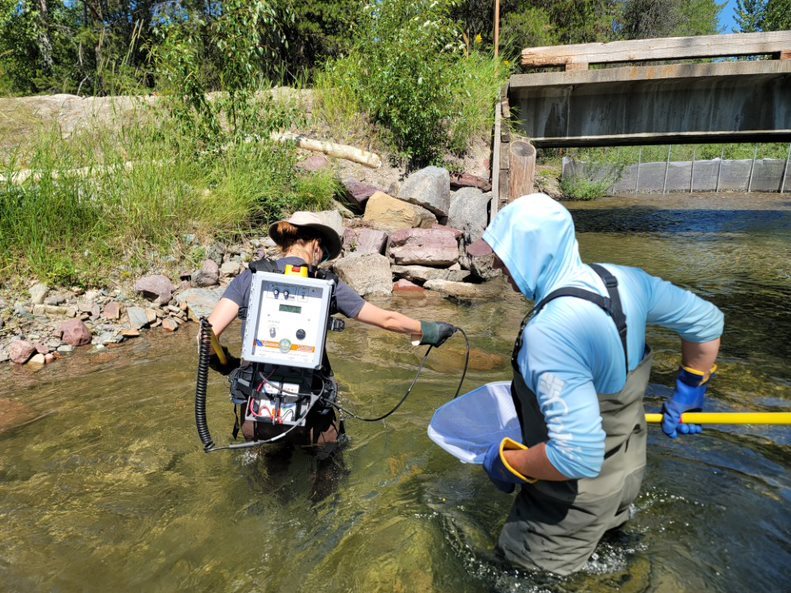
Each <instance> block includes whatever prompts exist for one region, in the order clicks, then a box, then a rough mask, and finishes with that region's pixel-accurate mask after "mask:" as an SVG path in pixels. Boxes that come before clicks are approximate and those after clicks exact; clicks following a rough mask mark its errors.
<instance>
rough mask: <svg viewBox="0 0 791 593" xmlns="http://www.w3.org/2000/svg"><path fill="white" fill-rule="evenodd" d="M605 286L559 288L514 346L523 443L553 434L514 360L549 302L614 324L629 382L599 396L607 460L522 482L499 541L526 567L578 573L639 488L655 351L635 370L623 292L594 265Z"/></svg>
mask: <svg viewBox="0 0 791 593" xmlns="http://www.w3.org/2000/svg"><path fill="white" fill-rule="evenodd" d="M591 267H592V268H593V269H594V271H595V272H596V273H597V274H598V275H599V276H600V277H601V278H602V280H603V281H604V283H605V286H606V287H607V292H608V294H609V298H605V297H602V296H600V295H598V294H595V293H592V292H589V291H585V290H582V289H576V288H561V289H558V290H556V291H554V292H552V293H550V294H549V295H547V297H546V298H545V299H544V300H543V301H541V302H540V303H539V304H538V305H536V307H535V308H534V309H533V311H532V312H531V313H529V314H528V315H527V317H525V319H524V321H523V322H522V327H521V328H520V330H519V336H518V338H517V341H516V345H515V347H514V352H513V357H512V361H511V362H512V366H513V369H514V380H513V382H512V384H511V396H512V397H513V399H514V405H515V407H516V411H517V415H518V416H519V422H520V425H521V428H522V437H523V439H524V443H525V445H527V446H528V447H532V446H534V445H536V444H538V443H542V442H545V441H546V440H547V439H548V435H547V426H546V422H545V420H544V416H543V414H542V413H541V410H540V409H539V406H538V398H537V397H536V394H535V393H534V392H533V391H532V390H531V389H530V388H529V387H528V386H527V384H526V383H525V380H524V377H522V375H521V372H520V371H519V367H518V365H517V355H518V354H519V351H520V349H521V347H522V330H523V329H524V327H525V325H526V324H527V322H528V321H529V320H530V319H531V318H532V317H533V316H534V315H536V314H537V313H538V312H539V311H540V310H541V309H542V308H543V307H544V306H545V305H546V304H547V303H548V302H549V301H551V300H553V299H555V298H559V297H575V298H580V299H584V300H587V301H590V302H593V303H595V304H596V305H598V306H599V307H600V308H601V309H602V310H603V311H604V312H606V313H607V314H608V315H609V316H610V318H611V319H612V320H613V321H614V323H615V324H616V327H617V328H618V333H619V335H620V337H621V343H622V345H623V351H624V358H625V361H626V369H627V375H626V385H625V386H624V388H623V389H622V390H621V391H620V392H619V393H615V394H599V395H598V400H599V410H600V413H601V418H602V428H603V430H604V432H605V433H606V439H605V453H604V464H603V466H602V469H601V472H600V473H599V476H598V477H596V478H592V479H580V480H568V481H565V482H550V481H538V482H536V483H535V484H527V485H524V486H522V489H521V492H520V493H519V495H518V496H517V498H516V500H515V502H514V505H513V507H512V509H511V512H510V514H509V516H508V519H507V521H506V524H505V526H504V527H503V530H502V532H501V534H500V538H499V541H498V547H499V550H500V552H501V553H502V554H503V556H504V557H505V559H506V560H508V561H509V562H511V563H512V564H515V565H517V566H522V567H525V568H528V569H535V570H546V571H550V572H554V573H556V574H560V575H566V574H569V573H572V572H575V571H577V570H579V569H580V568H582V567H583V565H584V564H585V562H586V561H587V560H588V558H590V556H591V554H592V553H593V551H594V550H595V548H596V545H597V544H598V543H599V540H600V539H601V537H602V536H603V535H604V533H605V532H606V531H608V530H609V529H613V528H615V527H618V526H620V525H622V524H623V523H625V522H626V520H627V519H628V518H629V506H630V505H631V504H632V503H633V502H634V500H635V498H637V495H638V493H639V491H640V485H641V483H642V479H643V474H644V473H645V463H646V436H647V434H646V424H645V413H644V409H643V396H644V395H645V390H646V388H647V386H648V379H649V375H650V372H651V361H652V355H651V354H650V352H649V351H648V350H647V349H646V355H645V356H644V358H643V360H642V361H641V362H640V364H639V365H638V366H637V368H636V369H635V370H634V371H632V372H631V373H629V372H628V370H629V363H628V355H627V350H626V318H625V316H624V314H623V310H622V308H621V303H620V298H619V295H618V281H617V280H616V278H615V277H614V276H613V275H612V274H610V273H609V272H608V271H607V270H605V269H604V268H603V267H601V266H597V265H591Z"/></svg>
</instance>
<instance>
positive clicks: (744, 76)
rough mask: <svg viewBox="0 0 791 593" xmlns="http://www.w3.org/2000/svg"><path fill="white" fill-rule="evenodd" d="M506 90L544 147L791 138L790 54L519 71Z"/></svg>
mask: <svg viewBox="0 0 791 593" xmlns="http://www.w3.org/2000/svg"><path fill="white" fill-rule="evenodd" d="M508 94H509V99H510V104H511V106H512V107H514V108H516V109H517V114H516V118H517V120H518V121H519V122H520V126H521V127H522V133H524V134H525V135H526V136H528V137H529V138H530V139H531V141H532V142H533V143H534V144H535V145H536V146H540V147H559V146H610V145H617V144H667V143H677V142H684V143H694V142H757V141H774V142H780V141H789V140H791V60H756V61H745V62H710V63H703V64H670V65H646V66H627V67H615V68H602V69H597V70H577V71H568V72H544V73H534V74H517V75H514V76H512V77H511V81H510V84H509V92H508Z"/></svg>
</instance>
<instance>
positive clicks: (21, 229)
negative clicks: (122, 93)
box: [0, 110, 337, 286]
mask: <svg viewBox="0 0 791 593" xmlns="http://www.w3.org/2000/svg"><path fill="white" fill-rule="evenodd" d="M265 115H266V114H262V117H265ZM32 144H33V147H32V149H31V150H30V151H29V153H27V154H24V155H22V154H19V153H16V154H13V155H11V156H10V157H6V158H5V159H4V161H3V163H2V168H0V174H4V176H5V177H6V181H5V182H3V183H0V273H2V277H3V278H4V279H5V281H6V282H9V281H10V280H9V279H10V278H13V277H17V278H19V277H31V276H34V277H37V278H40V279H42V280H47V281H49V282H53V283H57V284H71V285H74V284H76V285H86V286H88V285H106V284H107V283H109V282H110V281H112V280H116V279H118V278H119V277H121V278H123V277H132V276H134V275H135V274H139V273H140V272H143V271H146V270H150V269H152V268H153V269H155V268H157V267H161V266H163V265H165V262H167V261H173V259H174V258H172V257H166V256H172V255H174V254H175V255H176V256H177V257H176V258H175V264H174V265H178V258H179V257H180V256H186V255H187V252H188V248H187V247H186V245H185V244H184V237H185V235H188V234H189V235H192V234H197V235H198V236H199V237H201V238H202V239H203V240H204V241H210V240H213V239H214V238H221V239H224V240H234V239H238V238H239V237H240V236H242V235H245V234H247V233H250V232H263V231H262V229H263V228H265V226H266V225H267V223H269V222H270V221H272V220H274V219H276V218H278V217H280V216H282V215H284V214H286V213H287V212H290V211H292V210H296V209H312V210H315V209H322V208H326V207H327V206H328V205H329V203H330V201H331V199H332V197H333V195H334V194H335V192H336V191H337V181H336V179H335V177H334V175H333V173H332V172H331V171H328V172H320V173H317V174H307V173H299V172H298V171H297V170H296V169H295V164H296V161H297V154H296V150H295V148H294V147H292V146H289V145H286V144H281V143H273V142H270V141H268V140H266V139H263V140H262V139H256V140H254V141H231V142H229V143H227V144H225V145H223V146H222V148H219V149H214V150H211V151H206V150H204V149H203V148H202V145H201V144H200V143H199V142H196V140H195V138H193V137H191V136H190V135H189V133H188V132H185V129H184V128H183V126H179V125H177V122H174V120H173V119H172V118H171V117H170V115H169V113H168V112H166V111H160V110H157V111H155V112H152V113H149V114H147V115H146V116H143V117H141V118H140V119H139V120H138V121H137V122H135V123H133V124H131V125H123V126H120V127H118V128H113V127H107V128H96V129H91V130H85V131H80V132H77V133H76V134H74V135H72V136H71V137H69V138H64V137H63V136H62V135H61V134H60V133H59V131H57V130H49V131H46V132H42V133H41V135H40V136H38V138H36V140H35V141H34V142H33V143H32ZM19 161H25V162H26V163H29V167H30V169H31V170H32V171H33V175H31V176H30V177H29V178H28V179H27V180H26V181H25V182H23V183H21V184H15V183H13V182H12V181H11V180H10V177H11V175H12V174H13V172H14V171H15V170H18V167H17V166H16V164H15V163H17V162H19ZM86 168H87V170H86Z"/></svg>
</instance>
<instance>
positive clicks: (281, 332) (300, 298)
mask: <svg viewBox="0 0 791 593" xmlns="http://www.w3.org/2000/svg"><path fill="white" fill-rule="evenodd" d="M332 288H333V282H332V281H331V280H319V279H318V278H303V277H301V276H290V275H289V276H287V275H284V274H275V273H271V272H256V273H254V274H253V281H252V286H251V287H250V300H249V302H248V307H247V322H246V324H245V333H244V340H243V344H242V357H243V358H244V359H245V360H247V361H251V362H262V363H265V364H276V365H284V366H290V367H300V368H308V369H316V368H318V367H320V366H321V362H322V357H323V356H324V343H325V339H326V336H327V320H328V317H329V310H330V301H331V297H332Z"/></svg>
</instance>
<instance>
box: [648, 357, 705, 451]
mask: <svg viewBox="0 0 791 593" xmlns="http://www.w3.org/2000/svg"><path fill="white" fill-rule="evenodd" d="M716 370H717V365H714V367H713V368H712V369H711V372H710V373H709V374H708V376H706V373H703V372H701V371H698V370H696V369H691V368H689V367H684V366H682V367H681V369H680V370H679V372H678V377H677V378H676V390H675V391H674V392H673V396H672V397H671V398H670V399H669V400H667V401H666V402H665V403H664V405H663V406H662V414H664V417H663V418H662V432H664V433H665V434H666V435H667V436H669V437H670V438H671V439H675V438H676V437H677V436H678V435H679V433H680V434H700V433H701V432H703V427H701V426H699V425H697V424H684V423H682V422H681V414H683V413H684V412H700V411H701V410H702V409H703V399H704V398H705V396H706V391H707V390H708V388H709V379H711V377H713V376H714V373H715V372H716Z"/></svg>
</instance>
